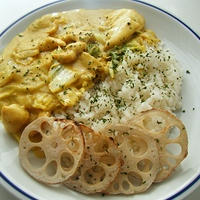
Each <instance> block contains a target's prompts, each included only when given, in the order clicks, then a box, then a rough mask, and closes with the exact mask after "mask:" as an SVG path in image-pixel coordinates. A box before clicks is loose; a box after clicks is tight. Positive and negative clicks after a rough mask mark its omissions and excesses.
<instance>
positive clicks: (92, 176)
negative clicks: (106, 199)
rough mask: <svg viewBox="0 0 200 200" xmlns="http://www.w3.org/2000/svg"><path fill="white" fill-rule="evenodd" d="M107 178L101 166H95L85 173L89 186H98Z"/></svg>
mask: <svg viewBox="0 0 200 200" xmlns="http://www.w3.org/2000/svg"><path fill="white" fill-rule="evenodd" d="M104 178H105V171H104V169H103V168H102V167H100V166H93V167H92V168H90V169H88V170H87V171H86V172H85V173H84V179H85V181H86V183H87V184H91V185H93V184H97V183H99V182H102V181H103V180H104Z"/></svg>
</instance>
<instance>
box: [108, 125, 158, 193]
mask: <svg viewBox="0 0 200 200" xmlns="http://www.w3.org/2000/svg"><path fill="white" fill-rule="evenodd" d="M105 134H107V135H109V136H110V137H113V139H114V141H115V142H116V143H117V145H118V148H119V150H120V151H121V154H122V159H123V162H124V164H123V166H122V167H121V169H120V173H119V174H118V176H117V178H116V179H115V180H114V182H113V183H112V184H111V185H110V187H109V188H107V190H106V191H105V193H107V194H134V193H141V192H144V191H146V190H147V189H148V188H149V187H150V186H151V184H152V183H153V181H154V179H155V178H156V175H157V173H158V171H159V168H160V163H159V156H158V149H157V146H156V143H155V141H154V140H153V138H151V137H149V136H147V135H145V134H144V133H143V132H141V131H139V130H138V129H137V128H132V127H129V126H125V125H117V126H112V127H111V126H110V127H108V129H107V131H106V132H105Z"/></svg>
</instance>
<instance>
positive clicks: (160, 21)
mask: <svg viewBox="0 0 200 200" xmlns="http://www.w3.org/2000/svg"><path fill="white" fill-rule="evenodd" d="M77 8H87V9H98V8H113V9H117V8H134V9H136V10H137V11H138V12H139V13H141V14H142V15H143V16H144V17H145V19H146V27H147V28H150V29H152V30H154V31H155V32H156V33H157V35H158V37H159V38H160V39H161V40H163V41H164V42H165V43H166V45H167V46H168V47H169V48H170V49H171V50H172V52H174V54H176V57H177V59H178V60H179V62H180V64H181V65H182V67H183V70H184V84H183V91H182V96H183V110H185V112H184V113H183V112H180V113H178V115H179V117H180V118H181V120H182V121H183V122H184V123H185V125H186V128H187V131H188V136H189V155H188V157H187V158H186V159H185V160H184V161H183V162H182V164H181V166H179V167H178V168H177V169H176V171H175V173H174V174H173V175H172V176H171V177H170V178H169V179H168V180H166V181H164V182H163V183H161V184H154V185H153V186H152V187H151V188H150V189H149V190H148V191H147V192H145V193H143V194H138V195H134V196H132V195H131V196H106V199H116V200H117V199H120V200H121V199H132V198H133V197H134V198H135V199H137V200H149V199H154V200H159V199H160V200H163V199H174V198H178V199H182V198H183V197H185V196H186V195H188V194H189V193H190V192H192V191H193V190H194V188H196V187H197V186H198V185H199V184H200V181H199V179H200V157H199V152H200V145H199V141H200V134H199V132H200V123H199V119H200V101H199V99H200V88H199V83H200V81H199V74H200V58H199V57H200V37H199V36H198V35H197V34H196V33H195V32H194V31H192V30H191V29H190V28H189V27H188V26H187V25H185V24H184V23H183V22H182V21H180V20H179V19H177V18H176V17H174V16H173V15H171V14H169V13H167V12H165V11H164V10H162V9H160V8H157V7H155V6H152V5H149V4H147V3H143V2H140V1H122V0H118V1H116V0H109V1H108V0H98V1H94V0H84V1H83V0H73V1H57V2H54V3H50V4H48V5H45V6H43V7H41V8H38V9H36V10H33V11H32V12H30V13H28V14H26V15H25V16H23V17H21V18H20V19H18V20H17V21H16V22H14V23H13V24H11V25H10V26H9V27H8V28H7V29H5V30H4V31H3V32H2V33H0V50H2V49H3V48H4V47H5V46H6V44H8V42H9V41H10V40H11V38H12V37H14V36H15V35H16V34H17V33H19V32H21V31H23V30H24V29H25V28H26V27H27V26H28V25H29V24H30V22H32V21H33V20H34V19H36V18H38V17H40V16H42V15H44V14H46V13H52V12H58V11H63V10H70V9H77ZM186 70H189V71H190V74H188V73H186ZM0 170H1V182H2V184H3V185H4V186H5V187H6V188H7V189H9V190H10V191H11V192H13V193H14V194H15V195H16V196H17V197H19V198H20V199H27V198H29V199H40V200H46V199H48V200H55V199H56V200H60V199H68V200H76V199H87V200H88V199H102V196H101V195H95V196H94V195H92V196H86V195H82V194H79V193H77V192H74V191H71V190H68V189H66V188H64V187H48V186H45V185H42V184H40V183H38V182H36V181H35V180H33V179H32V178H30V177H29V176H28V175H27V174H26V173H25V172H24V171H23V169H22V168H21V167H20V164H19V161H18V145H17V143H16V142H15V141H14V140H13V139H12V138H11V137H10V136H9V135H8V134H6V133H5V131H4V129H3V127H2V125H1V126H0Z"/></svg>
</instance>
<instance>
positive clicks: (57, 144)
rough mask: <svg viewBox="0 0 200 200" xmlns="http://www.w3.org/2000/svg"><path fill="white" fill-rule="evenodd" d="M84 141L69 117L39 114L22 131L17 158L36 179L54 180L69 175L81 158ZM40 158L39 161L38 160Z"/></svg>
mask: <svg viewBox="0 0 200 200" xmlns="http://www.w3.org/2000/svg"><path fill="white" fill-rule="evenodd" d="M83 151H84V141H83V137H82V133H81V131H80V129H79V127H78V126H76V125H75V124H74V123H73V122H72V121H69V120H56V119H55V118H50V117H40V118H38V119H36V120H34V121H33V122H32V123H30V124H29V125H28V126H27V127H26V128H25V129H24V131H23V133H22V135H21V138H20V142H19V160H20V163H21V165H22V167H23V168H24V169H25V171H26V172H27V173H28V174H29V175H31V176H32V177H33V178H35V179H36V180H38V181H40V182H43V183H46V184H57V183H61V182H63V181H65V180H67V179H68V178H69V177H70V176H72V175H73V174H74V173H75V172H76V170H77V168H78V166H79V163H80V161H81V159H82V156H83ZM42 161H43V162H42Z"/></svg>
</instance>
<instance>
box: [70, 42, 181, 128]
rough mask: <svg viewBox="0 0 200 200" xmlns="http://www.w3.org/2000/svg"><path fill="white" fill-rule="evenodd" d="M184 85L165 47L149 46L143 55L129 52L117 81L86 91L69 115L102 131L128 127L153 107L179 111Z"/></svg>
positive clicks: (105, 81)
mask: <svg viewBox="0 0 200 200" xmlns="http://www.w3.org/2000/svg"><path fill="white" fill-rule="evenodd" d="M181 85H182V71H181V68H180V66H179V64H178V63H177V61H176V59H175V57H174V55H172V54H171V53H170V51H169V50H167V49H164V48H163V46H161V45H160V46H159V47H157V48H156V49H155V48H153V47H149V48H148V49H147V51H145V52H144V53H133V52H132V51H131V50H127V51H126V53H125V55H124V57H123V61H122V63H121V64H120V65H119V66H118V67H117V68H116V71H115V76H114V78H111V77H107V78H106V79H105V80H104V81H102V82H101V83H99V84H96V85H95V86H94V87H93V88H91V89H90V90H88V91H86V92H85V93H84V95H83V97H82V99H81V100H80V102H79V103H78V104H77V105H76V106H75V107H73V108H71V109H68V110H67V115H69V116H71V117H72V118H73V119H74V120H76V121H78V122H82V123H84V124H85V125H88V126H90V127H91V128H93V129H94V130H95V131H102V130H103V129H104V128H105V127H106V126H107V125H108V124H117V123H122V124H126V123H127V121H128V120H130V119H131V118H133V116H134V115H135V114H137V113H139V112H141V111H145V110H148V109H151V108H152V107H155V108H163V109H167V110H170V111H174V110H177V109H180V108H181V95H180V92H181Z"/></svg>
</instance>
